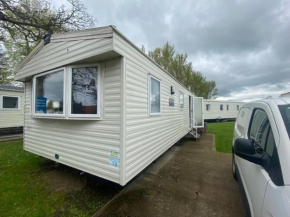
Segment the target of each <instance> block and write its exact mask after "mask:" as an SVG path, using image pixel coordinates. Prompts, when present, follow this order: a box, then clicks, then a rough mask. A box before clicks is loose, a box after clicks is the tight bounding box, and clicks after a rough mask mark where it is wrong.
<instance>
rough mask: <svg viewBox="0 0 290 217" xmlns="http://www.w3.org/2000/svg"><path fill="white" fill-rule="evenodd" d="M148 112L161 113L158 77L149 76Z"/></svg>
mask: <svg viewBox="0 0 290 217" xmlns="http://www.w3.org/2000/svg"><path fill="white" fill-rule="evenodd" d="M149 91H150V92H149V103H150V105H149V114H150V115H159V114H161V82H160V80H159V79H157V78H155V77H153V76H152V75H150V76H149Z"/></svg>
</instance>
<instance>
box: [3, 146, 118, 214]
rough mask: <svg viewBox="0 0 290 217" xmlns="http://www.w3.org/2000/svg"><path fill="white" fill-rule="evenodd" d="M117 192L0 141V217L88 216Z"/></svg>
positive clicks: (100, 181) (95, 179)
mask: <svg viewBox="0 0 290 217" xmlns="http://www.w3.org/2000/svg"><path fill="white" fill-rule="evenodd" d="M120 190H121V187H120V186H119V185H117V184H114V183H111V182H109V181H106V180H103V179H100V178H98V177H95V176H92V175H89V174H84V175H80V171H78V170H75V169H73V168H70V167H66V166H64V165H59V166H56V165H55V163H54V162H53V161H50V160H47V159H45V158H43V157H39V156H37V155H34V154H31V153H29V152H26V151H24V150H23V147H22V141H12V142H11V141H10V142H0V198H1V199H0V213H1V216H23V217H26V216H27V217H28V216H29V217H34V216H35V217H36V216H37V217H38V216H57V217H58V216H84V217H85V216H92V215H93V214H94V213H95V212H96V211H98V210H99V209H100V208H101V207H102V206H103V205H105V204H106V203H107V202H108V201H109V200H110V199H111V198H112V197H113V196H114V195H116V194H117V193H118V192H119V191H120Z"/></svg>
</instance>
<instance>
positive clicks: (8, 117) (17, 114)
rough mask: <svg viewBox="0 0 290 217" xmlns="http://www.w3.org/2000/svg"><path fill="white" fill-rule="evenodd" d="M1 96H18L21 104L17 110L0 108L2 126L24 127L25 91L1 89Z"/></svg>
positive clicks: (0, 123) (0, 125) (0, 124)
mask: <svg viewBox="0 0 290 217" xmlns="http://www.w3.org/2000/svg"><path fill="white" fill-rule="evenodd" d="M1 96H17V97H19V99H20V104H19V109H17V110H7V109H3V110H1V109H0V128H9V127H22V126H23V124H24V93H23V92H19V91H2V90H0V97H1ZM0 100H1V99H0ZM0 103H1V102H0Z"/></svg>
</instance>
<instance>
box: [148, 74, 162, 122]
mask: <svg viewBox="0 0 290 217" xmlns="http://www.w3.org/2000/svg"><path fill="white" fill-rule="evenodd" d="M151 78H153V79H154V80H156V81H158V82H159V84H160V101H159V105H160V112H159V113H152V112H151ZM148 80H149V81H148V114H149V116H160V115H161V113H162V106H161V105H162V103H161V100H162V91H161V90H162V88H161V85H162V81H161V80H160V79H159V78H157V77H155V76H154V75H152V74H149V76H148Z"/></svg>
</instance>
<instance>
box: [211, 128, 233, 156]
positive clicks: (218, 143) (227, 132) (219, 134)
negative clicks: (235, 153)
mask: <svg viewBox="0 0 290 217" xmlns="http://www.w3.org/2000/svg"><path fill="white" fill-rule="evenodd" d="M207 126H208V132H209V133H212V134H215V147H216V150H217V151H219V152H225V153H231V152H232V142H233V136H234V126H235V122H220V123H208V125H207Z"/></svg>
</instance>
